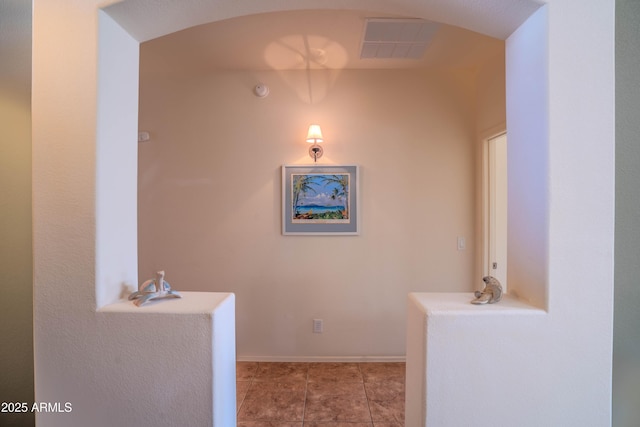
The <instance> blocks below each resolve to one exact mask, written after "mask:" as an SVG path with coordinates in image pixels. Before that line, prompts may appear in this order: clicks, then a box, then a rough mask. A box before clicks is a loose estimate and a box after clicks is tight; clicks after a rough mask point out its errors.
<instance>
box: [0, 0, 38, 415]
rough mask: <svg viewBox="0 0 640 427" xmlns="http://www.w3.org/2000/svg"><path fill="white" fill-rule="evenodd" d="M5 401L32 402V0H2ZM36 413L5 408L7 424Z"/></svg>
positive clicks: (0, 239) (0, 265)
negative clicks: (23, 412)
mask: <svg viewBox="0 0 640 427" xmlns="http://www.w3.org/2000/svg"><path fill="white" fill-rule="evenodd" d="M0 58H2V60H1V61H0V287H1V288H2V295H3V296H2V298H0V340H2V345H0V372H2V374H0V377H1V378H2V379H1V380H0V401H1V402H7V401H8V402H29V404H30V403H31V402H32V401H33V338H32V335H33V332H32V331H33V317H32V312H33V303H32V295H33V292H32V280H33V279H32V272H31V271H32V268H33V265H32V259H31V257H32V254H31V3H30V2H25V1H19V0H7V1H3V2H0ZM33 422H34V417H33V414H7V413H0V424H1V425H3V426H13V425H15V426H27V425H30V424H31V425H32V424H33Z"/></svg>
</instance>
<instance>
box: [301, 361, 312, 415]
mask: <svg viewBox="0 0 640 427" xmlns="http://www.w3.org/2000/svg"><path fill="white" fill-rule="evenodd" d="M309 369H310V367H309V365H307V377H306V378H305V382H304V401H303V403H302V426H301V427H304V423H305V420H304V418H305V415H307V393H308V390H309Z"/></svg>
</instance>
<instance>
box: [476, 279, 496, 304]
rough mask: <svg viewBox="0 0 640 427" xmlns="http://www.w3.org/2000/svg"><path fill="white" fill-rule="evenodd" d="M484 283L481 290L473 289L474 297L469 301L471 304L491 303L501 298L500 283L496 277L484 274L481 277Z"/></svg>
mask: <svg viewBox="0 0 640 427" xmlns="http://www.w3.org/2000/svg"><path fill="white" fill-rule="evenodd" d="M482 281H483V282H484V283H485V286H484V289H483V290H482V291H475V292H474V295H475V299H473V300H472V301H471V304H477V305H480V304H493V303H494V302H498V301H500V300H501V299H502V285H501V284H500V282H498V279H496V278H495V277H492V276H485V277H483V278H482Z"/></svg>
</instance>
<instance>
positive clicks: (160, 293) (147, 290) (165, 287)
mask: <svg viewBox="0 0 640 427" xmlns="http://www.w3.org/2000/svg"><path fill="white" fill-rule="evenodd" d="M162 298H182V295H180V294H179V293H178V292H176V291H174V290H172V289H171V285H169V282H167V281H166V280H164V271H158V272H156V278H155V279H149V280H147V281H146V282H144V283H142V284H141V285H139V286H138V290H137V291H136V292H133V293H131V295H129V301H131V300H135V301H133V303H134V304H135V305H137V306H138V307H140V306H141V305H142V304H144V303H146V302H147V301H151V300H154V299H162Z"/></svg>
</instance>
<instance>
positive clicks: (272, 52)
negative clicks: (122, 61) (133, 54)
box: [141, 10, 504, 72]
mask: <svg viewBox="0 0 640 427" xmlns="http://www.w3.org/2000/svg"><path fill="white" fill-rule="evenodd" d="M367 18H399V17H398V16H392V15H389V14H387V15H383V14H381V13H373V12H366V11H353V10H341V11H335V10H311V11H310V10H305V11H286V12H272V13H263V14H256V15H248V16H242V17H238V18H231V19H227V20H222V21H216V22H213V23H209V24H203V25H199V26H196V27H192V28H188V29H186V30H182V31H178V32H175V33H172V34H169V35H166V36H163V37H159V38H156V39H153V40H150V41H147V42H145V43H142V44H141V71H142V72H149V71H171V70H179V69H191V70H194V69H199V70H291V69H346V68H352V69H372V68H445V69H474V68H476V67H478V66H479V65H481V64H482V63H483V62H484V61H486V60H488V59H490V58H495V57H496V56H497V55H502V54H503V52H504V42H503V41H502V40H498V39H495V38H492V37H489V36H485V35H481V34H479V33H475V32H472V31H469V30H464V29H461V28H458V27H453V26H450V25H440V26H439V27H438V29H437V31H436V32H435V34H434V35H433V38H432V39H431V41H430V42H429V44H428V46H427V49H426V52H425V53H424V55H423V56H422V57H421V58H420V59H395V58H390V59H379V58H365V59H361V58H360V49H361V46H362V40H363V32H364V29H365V23H366V19H367Z"/></svg>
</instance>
